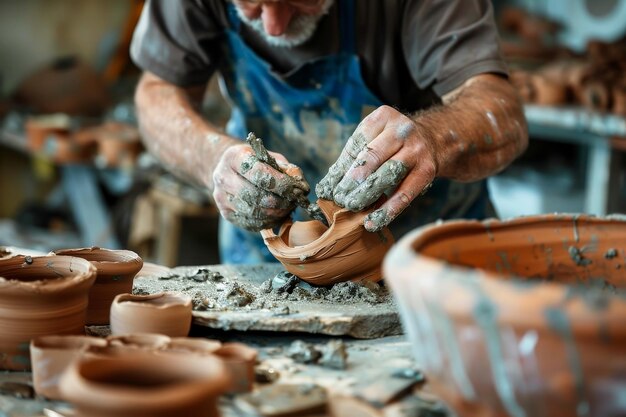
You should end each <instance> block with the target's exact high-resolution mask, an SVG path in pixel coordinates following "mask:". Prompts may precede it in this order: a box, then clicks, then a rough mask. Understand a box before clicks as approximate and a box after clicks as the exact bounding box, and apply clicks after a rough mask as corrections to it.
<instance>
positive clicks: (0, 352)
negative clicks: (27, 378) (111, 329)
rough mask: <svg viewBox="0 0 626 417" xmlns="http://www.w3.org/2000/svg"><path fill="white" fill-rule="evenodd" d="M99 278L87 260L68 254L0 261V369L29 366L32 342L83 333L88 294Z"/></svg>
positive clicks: (18, 368)
mask: <svg viewBox="0 0 626 417" xmlns="http://www.w3.org/2000/svg"><path fill="white" fill-rule="evenodd" d="M95 278H96V269H95V268H94V266H93V265H91V264H90V263H89V262H87V261H85V260H83V259H80V258H73V257H69V256H41V257H30V256H14V257H12V258H8V259H2V260H0V369H11V370H28V369H30V354H29V343H30V340H31V339H33V338H35V337H38V336H46V335H54V334H56V335H64V334H83V333H84V326H85V313H86V311H87V296H88V293H89V289H90V288H91V286H92V285H93V283H94V280H95Z"/></svg>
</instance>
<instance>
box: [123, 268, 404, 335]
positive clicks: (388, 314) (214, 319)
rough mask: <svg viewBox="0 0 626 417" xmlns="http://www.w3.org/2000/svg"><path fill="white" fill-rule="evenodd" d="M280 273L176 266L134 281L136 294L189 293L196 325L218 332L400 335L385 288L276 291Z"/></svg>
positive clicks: (302, 286)
mask: <svg viewBox="0 0 626 417" xmlns="http://www.w3.org/2000/svg"><path fill="white" fill-rule="evenodd" d="M282 271H283V268H282V265H280V264H271V263H268V264H259V265H212V266H206V267H178V268H174V269H172V270H170V273H169V274H168V273H164V272H163V271H160V272H159V273H158V274H157V275H149V274H148V275H147V274H141V276H138V277H136V278H135V282H134V287H133V293H139V294H151V293H155V292H160V291H180V292H183V293H186V294H189V295H190V296H191V297H192V298H193V299H194V313H193V316H194V324H196V325H200V326H205V327H209V328H214V329H221V330H240V331H252V330H261V331H272V332H304V333H315V334H326V335H333V336H344V335H345V336H352V337H356V338H360V339H373V338H378V337H384V336H391V335H397V334H401V333H402V327H401V324H400V318H399V315H398V311H397V309H396V306H395V304H394V302H393V298H392V296H391V294H389V293H388V292H387V290H386V289H385V288H382V290H381V291H378V290H376V291H374V292H372V291H369V289H368V288H367V287H363V286H360V285H356V284H353V283H344V284H343V285H342V284H338V285H339V287H333V288H332V289H330V290H329V289H319V288H313V287H310V286H308V285H306V284H302V283H300V284H299V285H298V286H296V287H293V288H286V287H289V286H286V287H285V286H283V287H281V288H278V284H277V280H276V278H274V277H276V276H277V274H280V273H281V272H282ZM279 276H280V275H279ZM278 282H279V283H280V279H279V280H278ZM272 284H273V285H272ZM272 287H273V288H272Z"/></svg>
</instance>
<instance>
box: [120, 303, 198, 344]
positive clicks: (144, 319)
mask: <svg viewBox="0 0 626 417" xmlns="http://www.w3.org/2000/svg"><path fill="white" fill-rule="evenodd" d="M191 310H192V305H191V297H189V296H188V295H185V294H180V293H175V292H163V293H158V294H149V295H133V294H120V295H118V296H116V297H115V299H114V300H113V304H112V305H111V333H112V334H114V335H115V334H130V333H160V334H164V335H167V336H171V337H183V336H187V334H188V333H189V329H190V328H191V318H192V317H191Z"/></svg>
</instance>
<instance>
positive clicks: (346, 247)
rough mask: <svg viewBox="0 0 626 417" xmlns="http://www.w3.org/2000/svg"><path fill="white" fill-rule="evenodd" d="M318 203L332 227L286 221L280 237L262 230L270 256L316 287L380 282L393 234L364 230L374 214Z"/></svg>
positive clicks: (317, 223)
mask: <svg viewBox="0 0 626 417" xmlns="http://www.w3.org/2000/svg"><path fill="white" fill-rule="evenodd" d="M317 203H318V205H319V207H320V209H321V210H322V212H323V213H324V216H325V217H326V219H327V221H328V224H329V225H330V227H328V228H326V227H325V226H324V225H323V224H322V223H320V222H319V221H317V220H313V221H309V222H295V223H292V222H291V221H287V222H286V223H284V224H283V225H282V226H281V228H280V230H279V232H278V234H275V233H274V232H273V231H272V230H270V229H267V230H262V231H261V235H262V236H263V239H264V241H265V244H266V245H267V247H268V249H269V250H270V252H271V253H272V254H273V255H274V256H275V257H276V259H278V260H279V261H280V262H281V263H282V264H283V266H284V267H285V269H286V270H287V271H289V272H291V273H292V274H294V275H297V276H298V277H300V278H301V279H303V280H304V281H307V282H309V283H311V284H314V285H330V284H334V283H336V282H342V281H362V280H369V281H379V280H380V279H381V277H382V274H381V263H382V260H383V257H384V256H385V253H387V250H388V249H389V248H390V247H391V245H392V244H393V241H394V240H393V236H392V235H391V232H390V231H389V230H388V229H383V230H382V231H380V232H378V233H370V232H368V231H366V230H365V228H364V227H363V219H364V218H365V216H367V215H368V214H369V213H370V211H371V210H370V211H362V212H358V213H353V212H351V211H350V210H347V209H342V208H340V207H338V206H337V205H335V204H334V203H333V202H331V201H327V200H318V202H317ZM372 210H373V209H372ZM292 232H293V233H294V236H293V237H292V236H291V233H292Z"/></svg>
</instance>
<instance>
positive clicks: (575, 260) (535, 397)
mask: <svg viewBox="0 0 626 417" xmlns="http://www.w3.org/2000/svg"><path fill="white" fill-rule="evenodd" d="M625 261H626V220H624V218H622V217H608V218H594V217H588V216H582V215H581V216H575V215H544V216H532V217H522V218H518V219H514V220H509V221H495V220H491V221H484V222H478V221H450V222H445V223H442V224H439V225H429V226H425V227H423V228H420V229H418V230H416V231H414V232H412V233H411V234H409V235H407V236H406V237H404V238H403V239H402V240H401V241H399V242H398V244H397V245H395V246H394V247H393V248H392V249H391V251H390V252H389V254H388V255H387V256H386V258H385V261H384V273H385V278H386V280H387V282H388V283H389V284H390V286H391V288H392V290H393V293H394V296H395V297H396V300H397V302H398V306H399V308H400V312H401V316H402V319H403V324H404V327H405V329H406V331H407V334H408V336H409V338H410V340H411V342H412V343H411V344H412V348H413V352H414V355H415V357H416V361H417V363H419V364H420V365H421V366H423V367H424V371H425V372H426V376H427V380H428V384H429V385H430V387H431V389H432V390H433V391H434V392H435V393H436V394H438V395H439V396H440V397H442V398H443V399H444V400H445V401H446V402H447V403H448V404H449V405H450V406H451V407H452V408H453V409H454V410H455V411H456V413H457V414H458V415H459V416H461V417H464V416H487V415H488V416H513V417H525V416H529V417H548V416H550V417H561V416H562V417H565V416H576V415H578V416H581V415H585V416H589V417H599V416H618V415H626V403H624V401H622V400H620V399H621V398H623V395H622V394H623V393H624V392H626V342H625V341H626V276H625V275H624V270H625V268H626V262H625Z"/></svg>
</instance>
